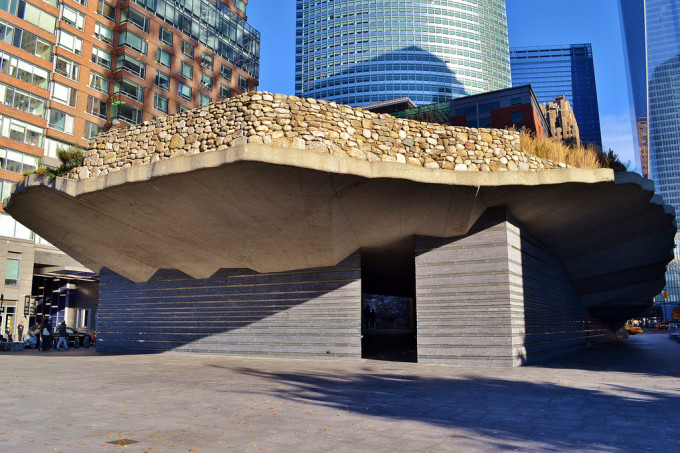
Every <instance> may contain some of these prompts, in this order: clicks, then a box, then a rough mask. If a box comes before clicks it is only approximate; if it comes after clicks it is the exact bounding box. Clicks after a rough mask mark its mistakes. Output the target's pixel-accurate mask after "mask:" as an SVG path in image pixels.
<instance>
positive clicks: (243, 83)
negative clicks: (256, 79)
mask: <svg viewBox="0 0 680 453" xmlns="http://www.w3.org/2000/svg"><path fill="white" fill-rule="evenodd" d="M238 87H239V88H240V89H241V90H243V91H244V92H245V91H248V79H246V78H245V77H243V76H242V75H240V76H238Z"/></svg>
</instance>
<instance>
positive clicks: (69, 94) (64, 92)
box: [52, 82, 78, 108]
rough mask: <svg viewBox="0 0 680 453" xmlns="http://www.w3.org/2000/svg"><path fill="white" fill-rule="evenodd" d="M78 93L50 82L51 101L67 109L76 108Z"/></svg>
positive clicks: (57, 83) (73, 89)
mask: <svg viewBox="0 0 680 453" xmlns="http://www.w3.org/2000/svg"><path fill="white" fill-rule="evenodd" d="M77 94H78V91H77V90H76V89H75V88H71V87H69V86H66V85H64V84H61V83H59V82H52V100H53V101H57V102H61V103H62V104H66V105H68V106H69V107H74V108H75V106H76V96H77Z"/></svg>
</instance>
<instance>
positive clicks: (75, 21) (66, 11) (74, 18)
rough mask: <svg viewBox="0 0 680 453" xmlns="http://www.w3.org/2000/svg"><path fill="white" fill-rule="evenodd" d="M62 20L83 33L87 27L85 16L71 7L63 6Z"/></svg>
mask: <svg viewBox="0 0 680 453" xmlns="http://www.w3.org/2000/svg"><path fill="white" fill-rule="evenodd" d="M61 20H62V21H63V22H66V23H67V24H69V25H70V26H72V27H75V28H77V29H78V30H81V31H82V30H83V29H84V27H85V15H84V14H83V13H81V12H80V11H78V10H77V9H75V8H71V7H70V6H66V5H62V11H61Z"/></svg>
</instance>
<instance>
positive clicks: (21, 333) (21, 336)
mask: <svg viewBox="0 0 680 453" xmlns="http://www.w3.org/2000/svg"><path fill="white" fill-rule="evenodd" d="M17 334H18V338H17V341H24V322H23V321H21V322H20V323H19V325H18V326H17Z"/></svg>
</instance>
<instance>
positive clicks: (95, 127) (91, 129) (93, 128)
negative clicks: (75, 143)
mask: <svg viewBox="0 0 680 453" xmlns="http://www.w3.org/2000/svg"><path fill="white" fill-rule="evenodd" d="M102 132H104V126H100V125H99V124H94V123H90V122H89V121H85V138H86V139H88V140H89V139H91V138H92V137H94V136H95V135H97V134H100V133H102Z"/></svg>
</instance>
